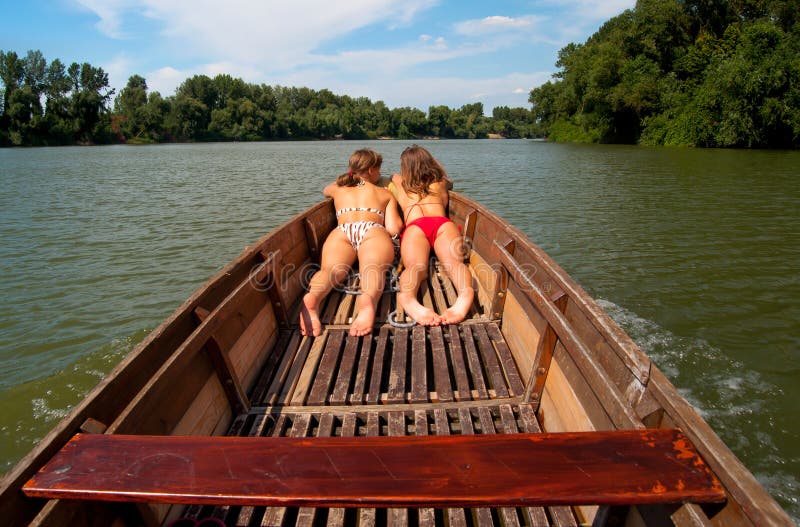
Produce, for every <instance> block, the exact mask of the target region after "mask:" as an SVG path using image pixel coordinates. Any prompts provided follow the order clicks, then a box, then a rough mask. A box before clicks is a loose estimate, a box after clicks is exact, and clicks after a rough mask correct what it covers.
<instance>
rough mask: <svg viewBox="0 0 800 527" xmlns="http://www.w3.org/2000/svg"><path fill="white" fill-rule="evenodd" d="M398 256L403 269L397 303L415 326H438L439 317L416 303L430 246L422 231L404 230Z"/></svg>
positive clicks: (411, 228)
mask: <svg viewBox="0 0 800 527" xmlns="http://www.w3.org/2000/svg"><path fill="white" fill-rule="evenodd" d="M400 255H401V257H402V259H403V266H404V269H403V273H402V274H401V275H400V284H399V285H400V291H399V292H398V293H397V301H398V302H399V303H400V305H401V306H403V309H404V310H405V312H406V313H408V314H409V315H410V316H411V318H413V319H414V320H415V321H416V322H417V324H420V325H423V326H436V325H439V324H440V323H441V319H440V317H439V315H437V314H436V312H434V311H433V310H432V309H430V308H427V307H425V306H423V305H422V304H420V303H419V301H417V290H419V285H420V284H421V283H422V281H423V280H424V279H425V277H427V276H428V257H429V256H430V245H429V244H428V239H427V238H425V235H424V234H423V232H422V229H420V228H419V227H417V226H415V225H414V226H411V227H409V228H408V229H406V231H405V234H403V242H402V244H401V245H400Z"/></svg>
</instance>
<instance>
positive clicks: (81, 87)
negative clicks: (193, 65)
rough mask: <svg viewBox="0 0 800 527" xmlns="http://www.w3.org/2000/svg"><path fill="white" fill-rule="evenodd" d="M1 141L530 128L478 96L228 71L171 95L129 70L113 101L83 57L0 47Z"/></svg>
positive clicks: (517, 111)
mask: <svg viewBox="0 0 800 527" xmlns="http://www.w3.org/2000/svg"><path fill="white" fill-rule="evenodd" d="M0 80H1V81H2V85H3V91H2V103H3V104H2V113H1V114H0V145H59V144H75V143H84V144H85V143H110V142H129V143H155V142H167V141H253V140H269V139H332V138H345V139H369V138H379V137H394V138H401V139H407V138H417V137H425V136H437V137H445V138H480V137H488V136H489V134H499V135H503V136H504V137H528V136H530V134H531V131H532V129H533V121H532V114H531V112H530V110H528V109H525V108H507V107H498V108H495V109H494V111H493V115H492V117H486V116H484V109H483V104H482V103H474V104H467V105H464V106H462V107H461V108H459V109H451V108H448V107H447V106H432V107H430V108H429V110H428V114H427V115H426V114H425V113H424V112H423V111H421V110H419V109H416V108H408V107H405V108H394V109H389V108H388V107H387V106H386V105H385V104H384V103H383V102H382V101H378V102H375V103H373V102H372V101H370V100H369V99H368V98H365V97H359V98H352V97H348V96H346V95H345V96H339V95H335V94H333V93H331V92H330V91H329V90H319V91H315V90H312V89H309V88H286V87H281V86H267V85H254V84H248V83H245V82H244V81H243V80H241V79H235V78H233V77H231V76H230V75H217V76H216V77H214V78H209V77H207V76H205V75H196V76H194V77H191V78H189V79H186V80H185V81H184V82H183V84H181V85H180V86H179V87H178V89H177V90H176V93H175V95H174V96H170V97H162V96H161V94H160V93H158V92H148V89H147V82H146V80H145V79H144V78H143V77H142V76H140V75H133V76H132V77H131V78H130V79H129V80H128V84H127V85H126V86H125V87H124V88H123V89H122V90H120V93H119V95H118V96H117V97H116V99H114V102H113V108H111V96H112V95H113V90H110V89H109V84H108V75H106V73H105V72H103V70H102V69H100V68H93V67H92V66H90V65H89V64H83V65H82V66H79V65H78V64H72V65H71V66H70V67H69V68H67V69H66V70H65V68H64V66H63V64H62V63H61V62H60V61H59V60H58V59H56V60H54V61H53V62H52V63H50V64H49V65H48V64H47V62H46V60H45V59H44V57H42V54H41V53H40V52H38V51H29V52H28V55H27V56H26V57H25V58H20V57H19V56H18V55H17V54H16V53H15V52H5V53H4V52H2V51H0Z"/></svg>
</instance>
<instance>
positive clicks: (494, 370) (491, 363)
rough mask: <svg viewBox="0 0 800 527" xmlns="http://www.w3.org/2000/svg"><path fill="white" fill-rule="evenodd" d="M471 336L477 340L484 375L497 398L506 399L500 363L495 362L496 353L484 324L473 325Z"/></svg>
mask: <svg viewBox="0 0 800 527" xmlns="http://www.w3.org/2000/svg"><path fill="white" fill-rule="evenodd" d="M472 331H473V334H474V335H475V336H476V337H477V338H478V349H479V350H480V354H481V357H482V358H483V363H484V364H485V365H486V373H487V375H488V376H489V379H491V382H492V388H494V391H495V393H496V394H497V397H508V387H507V386H506V378H505V377H504V376H503V371H502V370H501V369H500V362H499V361H498V360H497V352H496V351H495V350H494V346H492V343H491V341H490V340H489V335H487V334H486V328H485V324H475V325H474V326H472Z"/></svg>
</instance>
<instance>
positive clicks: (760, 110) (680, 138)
mask: <svg viewBox="0 0 800 527" xmlns="http://www.w3.org/2000/svg"><path fill="white" fill-rule="evenodd" d="M798 57H800V0H733V1H724V0H710V1H709V0H639V1H637V3H636V6H635V7H634V8H632V9H628V10H626V11H625V12H623V13H622V14H620V15H619V16H616V17H614V18H612V19H610V20H608V21H607V22H606V23H605V24H604V25H603V26H602V27H601V28H600V29H599V30H598V31H597V32H596V33H595V34H594V35H592V36H591V37H589V39H588V40H587V41H586V42H585V43H583V44H575V43H571V44H568V45H567V46H565V47H564V48H562V49H561V51H559V54H558V60H557V62H556V64H555V65H556V67H557V68H559V70H558V71H557V72H556V73H555V74H554V75H553V79H552V80H551V81H548V82H546V83H545V84H543V85H541V86H539V87H536V88H534V89H533V90H531V92H530V97H529V102H530V103H531V107H530V108H509V107H505V106H502V107H496V108H494V109H493V111H492V115H491V116H486V115H485V114H484V107H483V103H481V102H476V103H472V104H466V105H464V106H461V107H460V108H450V107H447V106H442V105H440V106H431V107H429V109H428V112H427V113H426V112H423V111H422V110H420V109H418V108H411V107H402V108H392V109H390V108H388V107H387V106H386V104H385V103H384V102H383V101H377V102H372V101H371V100H370V99H368V98H366V97H350V96H347V95H336V94H334V93H332V92H331V91H329V90H327V89H322V90H313V89H310V88H302V87H301V88H297V87H283V86H279V85H275V86H269V85H265V84H260V85H256V84H249V83H246V82H245V81H243V80H242V79H236V78H233V77H231V76H230V75H217V76H215V77H213V78H210V77H208V76H205V75H195V76H193V77H190V78H188V79H186V80H185V81H184V82H183V83H182V84H181V85H180V86H179V87H178V88H177V90H176V92H175V94H174V95H171V96H167V97H164V96H162V95H161V94H160V93H159V92H157V91H152V92H151V91H149V90H148V87H147V81H146V79H145V78H144V77H142V76H140V75H133V76H131V77H130V78H129V80H128V83H127V85H126V86H125V87H124V88H122V89H121V90H120V92H119V94H115V90H114V89H112V88H111V87H110V85H109V82H108V74H107V73H106V72H104V71H103V69H102V68H95V67H94V66H92V65H91V64H88V63H83V64H78V63H72V64H71V65H70V66H69V67H66V66H65V65H64V63H62V62H61V61H60V60H59V59H55V60H53V61H52V62H50V63H49V64H48V62H47V60H46V59H45V57H44V56H43V55H42V53H41V52H40V51H33V50H31V51H28V52H27V54H26V55H25V56H24V57H21V56H20V55H18V54H17V53H16V52H15V51H7V52H6V51H2V50H0V102H2V104H1V105H0V146H54V145H87V144H120V143H122V144H125V143H127V144H153V143H170V142H205V141H269V140H316V139H386V138H392V139H420V138H442V139H477V138H547V139H549V140H552V141H571V142H587V143H622V144H643V145H653V146H656V145H665V146H690V147H712V148H720V147H722V148H781V149H794V148H798V147H800V59H799V58H798ZM115 95H116V97H115Z"/></svg>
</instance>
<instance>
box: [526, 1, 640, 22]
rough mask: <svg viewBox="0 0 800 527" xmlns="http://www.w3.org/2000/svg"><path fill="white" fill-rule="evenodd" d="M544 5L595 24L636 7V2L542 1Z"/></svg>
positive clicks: (570, 16) (569, 16)
mask: <svg viewBox="0 0 800 527" xmlns="http://www.w3.org/2000/svg"><path fill="white" fill-rule="evenodd" d="M539 3H540V4H542V5H553V6H556V7H557V8H558V9H559V10H560V11H563V12H565V15H564V16H565V17H566V18H570V19H572V21H573V22H575V21H576V20H581V21H586V20H591V21H593V22H598V21H603V20H607V19H609V18H611V17H614V16H617V15H619V14H620V13H622V12H623V11H625V10H626V9H631V8H633V7H634V6H635V5H636V0H540V2H539Z"/></svg>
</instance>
